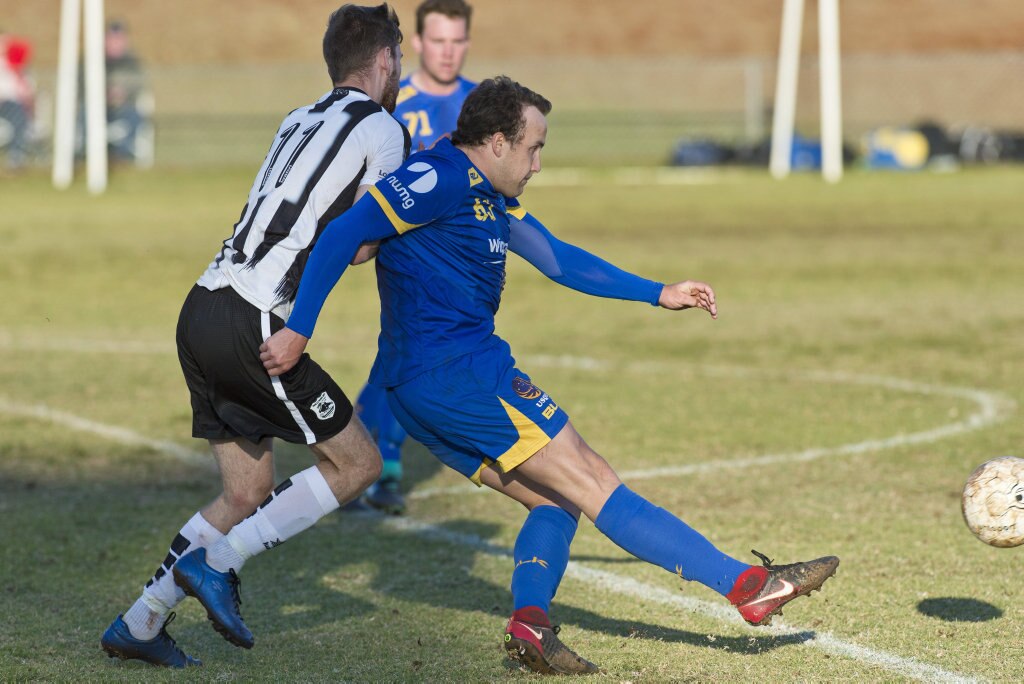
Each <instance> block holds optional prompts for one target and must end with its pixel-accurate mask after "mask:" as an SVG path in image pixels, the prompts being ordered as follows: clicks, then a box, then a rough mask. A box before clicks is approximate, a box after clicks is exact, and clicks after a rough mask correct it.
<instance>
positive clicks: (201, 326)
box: [177, 285, 352, 444]
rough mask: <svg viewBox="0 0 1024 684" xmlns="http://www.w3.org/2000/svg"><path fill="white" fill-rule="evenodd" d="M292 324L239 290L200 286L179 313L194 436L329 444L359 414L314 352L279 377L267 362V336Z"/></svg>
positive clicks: (180, 352)
mask: <svg viewBox="0 0 1024 684" xmlns="http://www.w3.org/2000/svg"><path fill="white" fill-rule="evenodd" d="M283 327H284V321H282V320H281V318H280V317H278V316H275V315H274V314H270V313H266V312H263V311H260V310H259V309H258V308H257V307H255V306H253V305H252V304H250V303H249V302H247V301H245V300H244V299H242V297H241V296H240V295H239V294H238V293H237V292H235V291H234V290H233V289H232V288H230V287H226V288H223V289H220V290H216V291H213V292H211V291H210V290H207V289H206V288H205V287H202V286H200V285H196V286H194V287H193V288H192V291H191V292H189V294H188V297H186V299H185V304H184V305H183V306H182V308H181V315H180V316H179V318H178V332H177V342H178V360H179V361H180V362H181V370H182V372H183V373H184V374H185V382H186V383H187V384H188V389H189V393H190V394H191V396H192V436H193V437H197V438H200V439H233V438H236V437H244V438H246V439H248V440H249V441H251V442H259V441H260V440H262V439H264V438H266V437H280V438H281V439H283V440H285V441H288V442H294V443H296V444H313V443H316V442H322V441H324V440H326V439H328V438H330V437H333V436H334V435H336V434H338V433H339V432H341V431H342V430H343V429H344V428H345V426H346V425H348V422H349V420H350V419H351V418H352V403H351V402H350V401H349V399H348V397H347V396H345V393H344V392H342V391H341V388H340V387H338V385H337V383H335V382H334V380H332V379H331V376H330V375H328V374H327V372H326V371H324V369H323V368H321V367H320V366H319V364H317V363H316V362H315V361H313V360H312V359H311V358H309V354H303V355H302V358H301V359H299V362H298V363H297V364H296V365H295V367H294V368H292V369H291V370H290V371H288V372H287V373H285V374H284V375H280V376H278V377H276V378H272V377H270V376H269V375H268V374H267V371H266V369H265V368H264V367H263V362H262V361H260V351H259V347H260V344H262V343H263V341H264V340H265V339H266V338H268V337H270V335H271V334H273V333H274V332H277V331H278V330H280V329H281V328H283Z"/></svg>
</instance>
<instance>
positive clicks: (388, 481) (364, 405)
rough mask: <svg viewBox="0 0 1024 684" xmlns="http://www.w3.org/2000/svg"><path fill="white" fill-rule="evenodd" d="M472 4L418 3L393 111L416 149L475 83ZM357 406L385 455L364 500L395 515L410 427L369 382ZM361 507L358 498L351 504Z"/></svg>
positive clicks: (449, 122) (401, 506)
mask: <svg viewBox="0 0 1024 684" xmlns="http://www.w3.org/2000/svg"><path fill="white" fill-rule="evenodd" d="M472 17H473V8H472V7H471V6H470V5H469V4H467V3H466V2H464V0H425V2H422V3H420V5H419V6H418V7H417V8H416V34H415V35H414V36H413V37H412V47H413V49H414V50H415V51H416V54H417V55H419V58H420V65H419V68H417V69H416V70H415V71H413V72H412V73H411V74H409V75H408V76H406V77H405V78H403V79H402V81H401V84H400V90H399V91H398V105H397V107H396V108H395V116H396V117H398V119H399V121H401V122H402V123H404V124H405V127H406V128H407V129H408V130H409V137H410V139H411V141H412V150H413V152H416V151H418V150H423V149H427V148H429V147H430V146H432V145H433V144H434V143H435V142H436V141H437V140H438V139H439V138H441V137H444V136H446V135H448V134H450V133H451V132H452V131H454V130H455V124H456V123H457V122H458V119H459V111H460V110H461V109H462V103H463V101H464V100H465V99H466V96H467V95H469V92H470V91H471V90H473V88H475V87H476V83H474V82H473V81H470V80H468V79H466V78H463V77H462V65H463V64H464V63H465V61H466V54H467V53H468V52H469V24H470V20H471V19H472ZM356 411H357V412H358V413H359V416H360V417H361V418H362V419H363V422H364V423H365V424H366V427H367V428H368V429H369V430H370V433H371V434H372V435H373V436H374V438H375V439H376V440H377V447H378V448H379V449H380V453H381V456H382V458H383V459H384V468H383V470H382V471H381V477H380V480H379V481H378V482H377V483H376V484H374V485H373V486H371V487H370V489H369V490H368V491H367V492H366V496H365V499H366V502H367V503H368V504H370V505H371V506H373V507H374V508H377V509H379V510H382V511H385V512H387V513H392V514H394V515H401V514H402V513H404V512H405V497H404V496H403V495H402V488H401V483H402V460H401V458H402V444H403V443H404V442H405V439H406V436H407V435H406V433H405V430H403V429H402V426H401V425H399V424H398V421H397V420H395V417H394V415H393V414H392V413H391V409H390V408H389V407H388V403H387V399H386V398H385V395H384V391H383V390H382V389H381V388H379V387H374V386H372V385H366V386H365V387H364V388H363V391H362V392H360V393H359V398H358V399H357V400H356ZM353 508H358V504H357V505H354V506H351V507H350V508H349V510H351V509H353Z"/></svg>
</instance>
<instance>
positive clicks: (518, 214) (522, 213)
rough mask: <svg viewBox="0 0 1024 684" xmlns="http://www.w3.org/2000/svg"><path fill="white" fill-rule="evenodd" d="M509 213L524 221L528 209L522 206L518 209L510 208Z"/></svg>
mask: <svg viewBox="0 0 1024 684" xmlns="http://www.w3.org/2000/svg"><path fill="white" fill-rule="evenodd" d="M508 213H509V214H510V215H511V216H515V217H516V218H517V219H519V220H520V221H522V220H523V219H524V218H525V217H526V207H524V206H523V205H521V204H520V205H519V206H518V207H508Z"/></svg>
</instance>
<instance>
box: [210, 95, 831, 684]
mask: <svg viewBox="0 0 1024 684" xmlns="http://www.w3.org/2000/svg"><path fill="white" fill-rule="evenodd" d="M550 109H551V104H550V103H549V102H548V101H547V100H546V99H544V98H543V97H541V96H540V95H538V94H536V93H534V92H533V91H531V90H529V89H527V88H525V87H523V86H521V85H519V84H518V83H516V82H514V81H512V80H511V79H509V78H507V77H499V78H495V79H488V80H486V81H484V82H482V83H481V84H480V85H479V86H478V87H477V88H476V89H475V90H474V91H473V92H472V93H471V94H470V96H469V97H468V98H467V100H466V102H465V104H464V106H463V110H462V113H461V115H460V117H459V121H458V127H457V129H456V131H455V133H454V134H453V135H452V139H451V140H450V141H449V140H442V141H440V142H439V143H437V144H436V145H435V146H434V148H433V149H432V150H429V151H427V152H424V153H421V154H418V155H414V156H412V157H410V159H409V160H407V161H406V163H405V164H404V165H403V166H402V167H401V168H399V169H398V170H397V171H395V172H394V173H392V174H391V175H389V176H387V177H386V178H384V179H383V180H382V181H380V182H379V183H377V184H376V185H375V186H374V187H373V188H372V189H371V190H370V191H369V192H368V193H367V195H368V196H366V197H364V198H363V199H362V200H360V201H359V202H357V203H356V204H355V206H353V207H352V209H350V210H349V211H348V212H346V213H345V214H344V215H343V216H341V217H339V218H338V219H336V220H334V221H332V222H331V224H330V225H328V227H327V228H326V230H325V231H324V233H323V234H322V236H321V238H320V240H319V241H318V243H317V245H316V248H315V249H314V250H313V253H312V254H311V256H310V259H309V262H308V264H307V266H306V269H305V271H304V273H303V276H302V281H301V284H300V286H299V292H298V296H297V299H296V303H295V308H294V310H293V312H292V314H291V317H290V318H289V319H288V323H287V327H285V328H282V329H281V330H279V331H278V332H277V333H275V334H274V335H273V336H271V337H270V338H269V339H268V340H267V341H266V342H265V343H264V344H263V345H262V346H261V348H260V349H261V358H262V359H263V362H264V367H265V368H266V369H267V371H268V372H269V373H270V375H272V376H276V375H279V374H281V373H285V372H287V371H288V370H289V369H290V368H291V367H292V365H293V364H294V363H296V361H297V360H298V359H299V358H300V356H301V354H302V352H303V350H304V349H305V347H306V344H307V342H308V339H309V337H310V336H311V335H312V334H313V329H314V326H315V323H316V318H317V316H318V315H319V312H320V308H321V307H322V305H323V303H324V300H325V299H326V297H327V295H328V293H329V292H330V290H331V289H332V288H333V286H334V285H335V283H336V282H337V280H338V278H340V276H341V274H342V273H343V272H344V270H345V267H346V265H347V264H348V263H349V262H350V261H351V260H352V257H353V255H354V254H355V253H356V251H357V249H359V248H360V245H361V244H363V243H368V242H371V241H376V240H383V242H381V243H380V246H379V254H378V255H377V274H378V288H379V292H380V298H381V334H380V338H379V351H378V355H377V359H376V361H375V363H374V366H373V370H372V371H371V376H370V381H371V382H372V383H373V384H375V385H378V386H380V387H384V388H386V389H387V399H388V402H389V404H390V406H391V408H392V410H393V411H394V413H395V415H396V416H397V417H398V419H399V421H400V422H401V423H402V425H403V426H404V427H405V429H406V430H408V431H409V434H410V435H411V436H412V437H413V438H415V439H417V440H418V441H420V442H421V443H423V444H424V445H426V446H427V447H428V448H429V449H430V450H431V452H432V453H433V454H434V455H435V456H437V458H439V459H440V460H441V461H443V462H444V463H445V464H446V465H448V466H450V467H451V468H453V469H455V470H457V471H458V472H460V473H462V474H463V475H465V476H466V477H468V478H469V479H471V480H472V481H473V482H475V483H476V484H478V485H486V486H488V487H490V488H492V489H496V490H498V491H499V492H502V493H503V494H505V495H506V496H509V497H511V498H512V499H514V500H516V501H518V502H520V503H522V504H523V505H524V506H525V507H526V508H527V509H528V510H529V514H528V515H527V518H526V521H525V523H524V524H523V527H522V530H521V531H520V533H519V536H518V538H517V540H516V544H515V548H514V561H515V567H514V570H513V574H512V595H513V602H514V605H513V614H512V616H511V618H510V619H509V621H508V624H507V627H506V631H505V637H504V638H505V648H506V650H507V651H508V653H509V655H510V656H511V657H513V658H517V659H520V660H521V661H522V662H524V663H525V664H526V665H528V666H529V667H531V668H532V669H534V670H536V671H538V672H546V673H589V672H596V671H597V667H596V666H595V665H594V664H593V663H590V662H589V661H587V660H585V659H583V658H581V657H579V656H577V655H576V654H575V653H573V652H572V651H571V650H570V649H569V648H568V647H566V646H565V645H564V644H562V643H561V641H560V640H559V639H558V637H557V636H556V630H554V629H553V628H552V626H551V622H550V620H549V618H548V610H549V607H550V604H551V601H552V599H553V597H554V594H555V591H556V589H557V587H558V584H559V582H560V581H561V578H562V575H563V573H564V571H565V568H566V565H567V563H568V559H569V546H570V543H571V541H572V538H573V536H574V534H575V532H576V528H577V523H578V519H579V515H580V513H582V514H583V515H585V516H586V517H587V518H589V519H590V520H592V521H593V522H594V524H595V525H596V527H597V528H598V529H599V530H600V531H601V532H602V533H604V534H605V535H606V536H607V537H608V538H609V539H611V540H612V541H613V542H615V543H616V544H617V545H618V546H620V547H621V548H623V549H625V550H626V551H628V552H629V553H631V554H633V555H634V556H636V557H637V558H640V559H642V560H644V561H647V562H649V563H653V564H655V565H658V566H661V567H662V568H664V569H665V570H667V571H669V572H671V573H673V574H676V575H678V576H679V577H681V578H683V579H686V580H691V581H697V582H700V583H701V584H704V585H705V586H707V587H709V588H711V589H712V590H714V591H716V592H718V593H719V594H721V595H722V596H724V597H725V598H727V599H728V600H729V601H730V602H731V603H732V604H733V605H734V606H736V608H737V609H738V610H739V612H740V614H741V616H742V617H743V618H744V619H745V620H746V621H747V622H749V623H751V624H754V625H764V624H768V623H769V622H770V621H771V617H772V616H773V615H775V614H777V613H779V612H780V611H781V609H782V607H783V606H784V605H785V604H786V603H788V602H789V601H790V600H792V599H794V598H796V597H798V596H802V595H805V594H807V593H810V592H811V591H814V590H816V589H819V588H820V587H821V585H822V584H823V583H824V582H825V580H826V579H828V578H829V577H831V576H832V574H833V573H834V572H835V570H836V568H837V566H838V565H839V559H838V558H836V557H834V556H826V557H823V558H818V559H815V560H812V561H808V562H802V563H794V564H790V565H773V564H772V561H770V560H769V559H768V558H766V557H765V556H763V555H761V554H756V555H758V556H759V557H760V558H761V560H762V561H763V566H751V565H747V564H746V563H743V562H740V561H738V560H736V559H734V558H732V557H730V556H729V555H727V554H726V553H724V552H722V551H720V550H719V549H717V548H716V547H715V546H714V545H713V544H712V543H711V542H710V541H708V540H707V539H706V538H704V537H703V536H702V535H701V534H699V533H698V532H697V531H695V530H693V529H692V528H690V527H689V526H688V525H686V524H685V523H684V522H683V521H682V520H680V519H679V518H677V517H676V516H675V515H673V514H671V513H669V512H668V511H666V510H664V509H662V508H659V507H657V506H654V505H653V504H651V503H650V502H648V501H647V500H646V499H644V498H643V497H641V496H639V495H637V494H636V493H634V492H633V491H632V490H630V489H629V488H628V487H627V486H626V485H625V484H623V483H622V481H621V480H620V479H619V477H618V476H617V475H616V474H615V471H614V470H613V469H612V468H611V466H610V465H609V464H608V463H607V462H606V461H605V460H604V459H603V458H602V457H601V456H600V455H599V454H598V453H597V452H595V451H594V450H593V449H591V447H590V446H589V445H588V444H587V443H586V442H585V441H584V440H583V438H582V437H581V436H580V435H579V434H578V433H577V432H576V430H575V429H574V427H573V425H572V423H571V422H570V420H569V417H568V414H567V413H566V412H565V410H564V409H563V407H562V406H561V404H560V403H559V402H556V401H555V400H554V399H553V398H552V397H551V396H550V395H549V394H548V393H547V392H545V391H544V390H542V389H541V388H539V387H537V386H536V385H534V384H533V383H532V382H531V381H530V376H529V375H528V374H527V373H526V372H524V371H522V370H520V369H519V368H517V367H516V365H515V361H514V359H513V358H512V355H511V350H510V348H509V345H508V344H507V343H506V342H505V341H504V340H502V339H501V338H499V337H498V336H497V335H495V334H494V315H495V313H496V311H497V309H498V304H499V301H500V298H501V292H502V289H503V287H504V283H505V260H506V254H507V252H508V251H512V252H514V253H516V254H518V255H519V256H521V257H522V258H524V259H526V260H527V261H528V262H529V263H530V264H532V265H533V266H534V267H536V268H537V269H538V270H540V271H541V272H542V273H544V274H545V275H546V276H548V277H549V278H551V279H552V280H554V281H555V282H557V283H559V284H561V285H564V286H566V287H570V288H573V289H576V290H579V291H581V292H584V293H587V294H591V295H596V296H601V297H613V298H619V299H625V300H633V301H638V302H647V303H648V304H651V305H656V306H661V307H663V308H666V309H671V310H682V309H689V308H698V309H703V310H705V311H707V312H708V313H709V314H710V315H711V317H712V318H716V317H717V305H716V302H715V293H714V291H713V290H712V288H711V287H710V286H709V285H707V284H706V283H702V282H698V281H691V280H686V281H682V282H677V283H671V284H662V283H658V282H653V281H650V280H646V279H644V278H641V277H638V276H635V275H632V274H630V273H627V272H625V271H622V270H620V269H618V268H616V267H615V266H613V265H611V264H609V263H607V262H605V261H602V260H601V259H599V258H598V257H596V256H594V255H591V254H589V253H588V252H586V251H584V250H582V249H580V248H578V247H575V246H573V245H570V244H568V243H565V242H562V241H560V240H558V239H557V238H556V237H555V236H554V235H552V234H551V233H550V232H549V231H548V230H547V229H546V228H545V227H544V226H543V225H542V224H541V223H539V222H538V221H537V220H536V219H535V218H533V217H532V216H531V215H529V214H527V213H526V212H525V210H524V208H523V207H522V206H520V205H519V202H518V200H517V199H516V198H517V197H518V196H519V195H520V194H521V193H522V192H523V189H524V188H525V187H526V184H527V181H529V180H530V177H531V176H532V175H533V174H535V173H537V172H539V171H540V167H541V164H540V157H541V150H542V148H543V146H544V143H545V139H546V136H547V123H546V119H545V115H546V114H547V113H548V112H549V111H550ZM396 236H401V237H396ZM363 249H366V246H365V245H364V246H363ZM755 553H756V552H755ZM533 560H537V562H531V561H533ZM541 560H542V561H544V562H540V561H541ZM222 605H225V606H228V607H230V605H231V604H230V602H222ZM228 617H229V619H230V620H234V619H236V617H237V619H238V620H240V616H228Z"/></svg>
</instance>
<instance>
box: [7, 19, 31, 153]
mask: <svg viewBox="0 0 1024 684" xmlns="http://www.w3.org/2000/svg"><path fill="white" fill-rule="evenodd" d="M31 59H32V44H31V43H29V41H28V40H26V39H25V38H21V37H18V36H14V35H11V34H7V33H4V32H3V31H0V149H5V150H6V153H7V168H8V169H10V170H17V169H20V168H21V167H23V166H24V165H25V163H26V161H27V159H28V150H29V143H30V140H31V126H32V116H33V112H34V109H35V87H34V85H33V83H32V81H31V80H30V79H29V76H28V65H29V62H30V61H31Z"/></svg>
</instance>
